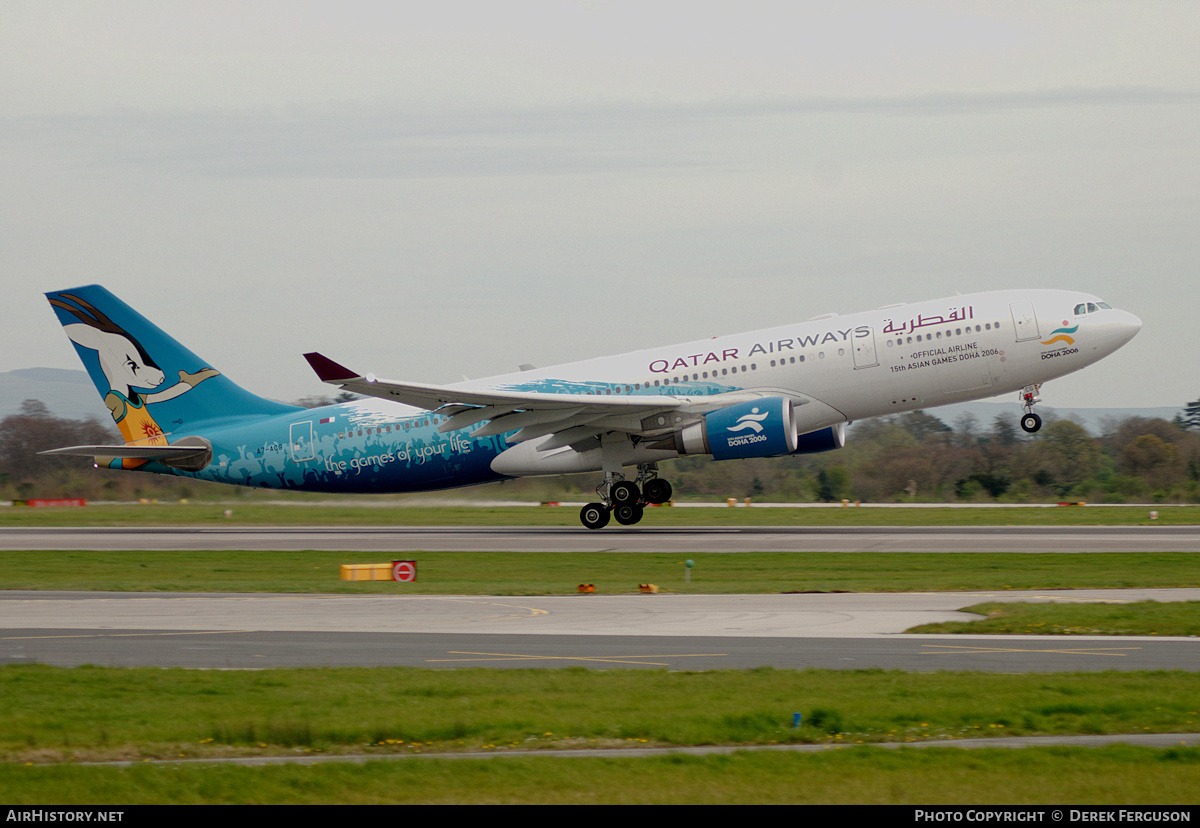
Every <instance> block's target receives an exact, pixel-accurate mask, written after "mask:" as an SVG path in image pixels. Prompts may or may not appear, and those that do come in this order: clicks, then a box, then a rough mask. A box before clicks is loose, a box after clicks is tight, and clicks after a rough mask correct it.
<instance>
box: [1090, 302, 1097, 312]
mask: <svg viewBox="0 0 1200 828" xmlns="http://www.w3.org/2000/svg"><path fill="white" fill-rule="evenodd" d="M1098 310H1100V309H1099V308H1098V307H1096V306H1095V305H1093V304H1092V303H1091V302H1088V313H1095V312H1096V311H1098Z"/></svg>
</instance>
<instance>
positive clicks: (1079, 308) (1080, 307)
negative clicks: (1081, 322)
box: [1075, 302, 1087, 316]
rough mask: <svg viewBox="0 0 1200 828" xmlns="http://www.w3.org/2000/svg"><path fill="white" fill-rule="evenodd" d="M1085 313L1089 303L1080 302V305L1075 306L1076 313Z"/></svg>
mask: <svg viewBox="0 0 1200 828" xmlns="http://www.w3.org/2000/svg"><path fill="white" fill-rule="evenodd" d="M1084 313H1087V305H1085V304H1083V303H1082V302H1080V303H1079V304H1078V305H1076V306H1075V315H1076V316H1079V315H1080V314H1084Z"/></svg>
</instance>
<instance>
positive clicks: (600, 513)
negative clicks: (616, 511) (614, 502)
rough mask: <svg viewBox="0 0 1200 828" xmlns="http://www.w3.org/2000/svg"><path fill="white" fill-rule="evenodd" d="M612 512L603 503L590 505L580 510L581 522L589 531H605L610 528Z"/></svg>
mask: <svg viewBox="0 0 1200 828" xmlns="http://www.w3.org/2000/svg"><path fill="white" fill-rule="evenodd" d="M610 514H611V510H610V509H609V508H608V507H607V506H605V505H604V504H603V503H589V504H588V505H586V506H584V507H583V508H582V509H580V510H579V522H580V523H582V524H583V525H584V526H586V527H587V528H588V529H603V528H604V527H605V526H608V518H609V515H610Z"/></svg>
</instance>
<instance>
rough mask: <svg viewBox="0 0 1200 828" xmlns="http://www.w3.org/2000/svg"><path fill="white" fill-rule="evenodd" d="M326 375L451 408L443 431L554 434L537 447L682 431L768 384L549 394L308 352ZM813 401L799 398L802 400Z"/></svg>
mask: <svg viewBox="0 0 1200 828" xmlns="http://www.w3.org/2000/svg"><path fill="white" fill-rule="evenodd" d="M305 358H306V359H308V361H309V364H311V365H312V367H313V369H314V370H315V371H316V372H317V376H318V377H320V378H321V380H322V381H323V382H327V383H329V384H331V385H337V386H339V387H341V388H344V389H345V390H347V391H352V392H354V393H356V394H363V395H364V396H368V397H377V398H379V399H383V400H392V401H393V402H398V403H404V404H406V405H411V406H415V407H417V408H424V409H426V410H428V411H434V412H437V413H439V414H443V415H446V416H447V417H448V419H447V420H446V421H445V422H443V423H442V424H441V425H440V426H439V427H438V430H439V431H440V432H442V433H446V432H448V431H456V430H458V429H461V428H467V427H468V426H472V425H475V424H476V423H481V422H485V421H486V425H484V426H483V427H482V428H480V429H478V430H476V431H475V432H474V433H473V436H476V437H487V436H490V435H493V434H504V433H506V432H510V431H511V432H515V433H514V434H511V435H510V436H509V437H508V442H509V443H522V442H525V441H527V440H533V439H536V438H539V437H545V436H547V435H551V434H552V435H554V436H553V437H552V438H551V439H549V440H546V441H544V442H542V443H539V445H538V447H537V449H538V451H550V450H552V449H557V448H562V447H564V446H571V447H572V448H574V449H575V450H577V451H579V450H583V449H585V448H588V447H590V442H591V441H593V440H595V439H596V438H597V437H598V436H600V435H601V434H604V433H605V432H612V431H616V432H623V433H626V434H629V435H634V436H639V437H644V438H651V437H661V436H666V435H668V434H671V433H672V432H675V431H678V430H679V429H681V428H682V427H684V426H686V425H689V424H691V423H693V422H697V421H698V420H700V418H701V416H702V415H704V414H706V413H708V412H710V411H715V410H717V409H719V408H724V407H726V406H729V405H735V404H737V403H740V402H744V401H747V400H753V399H760V398H762V397H764V396H767V394H766V393H764V392H761V391H734V392H730V393H727V394H714V395H711V396H704V397H687V396H669V395H631V396H619V395H617V396H607V395H605V396H599V395H594V394H547V393H537V392H527V391H492V390H487V391H478V390H467V389H462V388H452V387H449V386H441V385H424V384H420V383H412V382H395V381H392V380H382V379H377V378H375V377H374V376H371V375H366V376H364V375H359V374H356V373H354V372H353V371H350V370H349V369H347V368H345V367H343V366H341V365H338V364H337V363H336V362H333V361H332V360H330V359H328V358H326V357H323V356H321V355H320V354H305ZM803 402H806V400H803V399H797V400H795V404H802V403H803Z"/></svg>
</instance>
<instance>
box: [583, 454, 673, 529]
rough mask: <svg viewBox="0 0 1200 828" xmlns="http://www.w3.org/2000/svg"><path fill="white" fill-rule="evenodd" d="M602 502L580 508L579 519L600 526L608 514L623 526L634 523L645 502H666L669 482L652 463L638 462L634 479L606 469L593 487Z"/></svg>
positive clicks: (591, 526) (587, 524) (604, 524)
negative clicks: (602, 479)
mask: <svg viewBox="0 0 1200 828" xmlns="http://www.w3.org/2000/svg"><path fill="white" fill-rule="evenodd" d="M596 494H598V495H600V500H601V502H599V503H589V504H587V505H586V506H584V507H583V508H582V509H580V510H579V521H580V522H581V523H582V524H583V525H584V526H586V527H587V528H588V529H603V528H604V527H605V526H607V525H608V521H609V519H610V518H612V519H615V520H616V521H617V523H619V524H621V525H622V526H633V525H634V524H635V523H637V522H638V521H640V520H641V519H642V514H643V512H644V510H645V506H646V504H647V503H666V502H667V501H668V500H670V499H671V484H670V483H668V482H667V481H666V480H663V479H662V478H661V477H659V476H658V468H657V466H656V465H655V464H653V463H651V464H648V465H644V466H638V475H637V480H636V482H635V481H630V480H626V479H625V478H624V476H623V475H621V474H618V473H615V472H605V474H604V482H603V483H601V484H600V485H599V486H597V487H596Z"/></svg>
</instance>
